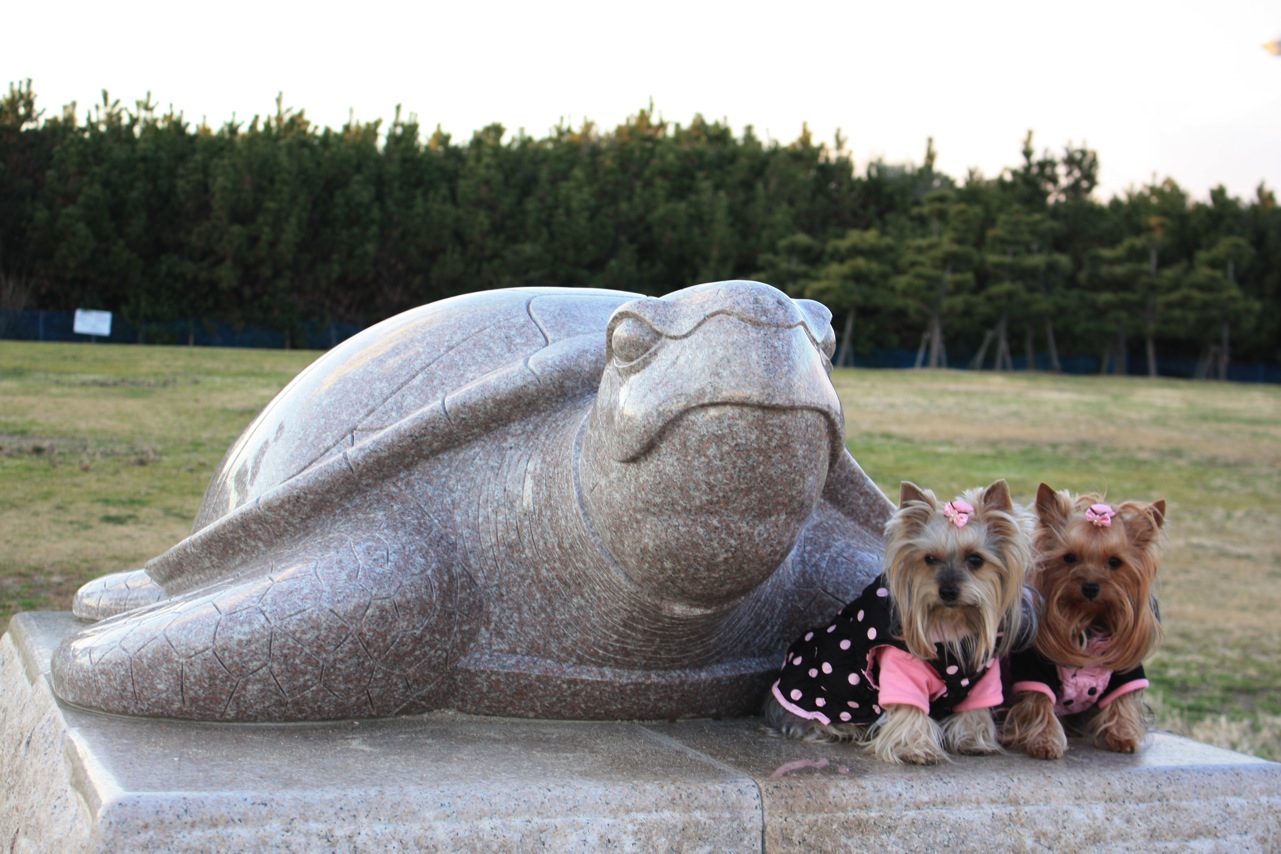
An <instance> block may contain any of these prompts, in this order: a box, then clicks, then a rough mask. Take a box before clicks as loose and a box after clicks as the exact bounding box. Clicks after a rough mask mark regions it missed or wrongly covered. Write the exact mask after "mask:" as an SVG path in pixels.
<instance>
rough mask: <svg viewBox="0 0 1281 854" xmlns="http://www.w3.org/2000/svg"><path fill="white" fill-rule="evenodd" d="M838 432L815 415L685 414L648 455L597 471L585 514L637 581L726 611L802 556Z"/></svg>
mask: <svg viewBox="0 0 1281 854" xmlns="http://www.w3.org/2000/svg"><path fill="white" fill-rule="evenodd" d="M833 429H834V427H833V425H832V421H831V419H830V417H829V416H828V415H827V414H826V413H823V412H820V411H817V410H814V409H809V408H799V409H798V408H786V407H763V406H739V405H722V404H709V405H706V406H699V407H696V408H694V409H692V410H687V411H685V412H683V413H681V415H680V416H679V417H677V418H675V419H672V420H671V421H669V422H668V423H667V424H666V425H665V426H664V429H663V430H662V431H661V435H660V436H659V437H658V439H659V440H658V441H656V442H654V443H653V446H652V449H651V451H650V452H649V453H647V454H644V455H642V456H641V457H640V458H638V459H636V460H634V461H632V462H627V463H615V464H613V465H610V466H606V467H604V468H603V469H601V470H598V471H596V472H595V477H593V478H591V479H589V480H588V482H587V483H586V486H585V493H586V494H585V495H584V499H585V502H586V505H587V510H588V515H589V517H590V518H591V519H592V520H593V525H594V527H596V529H597V531H598V534H599V536H600V537H601V539H602V541H603V542H604V544H605V545H606V547H607V549H608V551H609V553H610V554H611V555H612V556H613V558H614V560H615V562H616V563H617V564H618V565H619V566H620V567H622V568H623V571H624V572H626V573H627V575H628V576H629V577H631V579H632V580H633V581H634V582H636V583H637V584H639V585H641V586H643V587H646V588H648V589H650V590H652V591H655V592H657V593H659V594H660V595H661V597H662V598H663V599H664V600H666V601H670V602H673V603H678V604H681V605H686V606H695V607H699V608H703V609H707V608H717V607H723V606H725V605H728V604H729V603H732V602H734V601H737V600H738V599H740V598H741V597H742V596H744V595H745V594H747V593H748V592H749V591H751V590H753V589H755V588H756V587H757V586H758V585H759V584H760V583H761V582H762V581H763V580H764V579H766V578H768V577H769V575H770V574H771V573H772V572H773V571H774V570H775V569H776V568H777V567H778V566H779V565H780V564H781V563H782V562H783V560H785V559H786V557H787V555H788V554H789V553H791V551H792V549H793V548H794V547H795V545H796V541H797V538H798V537H799V536H800V533H801V531H802V530H803V529H804V525H805V520H806V519H808V518H809V517H810V514H811V513H813V510H814V505H815V504H816V503H817V502H818V500H819V497H820V496H821V494H822V491H823V485H824V483H825V481H826V479H827V472H828V469H829V457H828V456H827V455H826V454H825V453H824V450H825V448H828V447H830V444H831V434H832V431H833ZM589 456H590V455H589Z"/></svg>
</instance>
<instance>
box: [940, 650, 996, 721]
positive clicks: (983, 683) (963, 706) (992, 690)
mask: <svg viewBox="0 0 1281 854" xmlns="http://www.w3.org/2000/svg"><path fill="white" fill-rule="evenodd" d="M1001 698H1002V694H1001V662H999V661H994V662H992V666H991V667H989V668H988V669H987V673H984V674H983V675H982V676H981V677H979V681H978V682H975V683H974V687H973V688H971V689H970V693H969V694H968V695H966V697H965V699H964V700H962V701H961V702H959V703H957V704H956V705H955V706H954V707H953V709H952V710H953V711H956V712H968V711H970V710H971V709H990V708H991V707H992V706H999V705H1001Z"/></svg>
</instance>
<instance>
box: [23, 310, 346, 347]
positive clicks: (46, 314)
mask: <svg viewBox="0 0 1281 854" xmlns="http://www.w3.org/2000/svg"><path fill="white" fill-rule="evenodd" d="M74 318H75V313H74V312H70V311H0V338H8V339H10V340H14V341H89V340H94V341H107V342H110V343H113V344H189V345H192V346H195V347H259V348H262V349H265V350H279V349H282V348H283V347H284V346H285V344H286V336H285V334H284V333H283V332H280V331H277V330H274V329H268V328H266V327H262V326H255V325H253V324H247V323H242V324H236V323H227V322H225V321H220V320H217V321H215V320H177V321H173V322H171V323H146V324H143V325H141V326H139V325H138V324H134V323H130V322H129V321H127V320H124V319H122V318H121V317H120V316H119V315H116V316H115V317H114V318H113V319H112V323H111V335H110V336H108V337H105V338H102V337H96V338H93V339H90V336H88V335H79V334H77V333H76V332H75V331H74V328H73V327H74ZM359 331H360V327H359V326H352V325H351V324H347V323H330V324H319V323H303V324H300V325H299V328H298V329H297V331H296V332H295V333H294V334H293V335H291V336H289V338H288V344H289V346H290V347H292V348H294V349H297V350H327V349H329V348H330V347H333V346H334V345H336V344H339V343H341V342H343V341H346V340H347V339H348V338H350V337H351V336H353V335H355V334H356V333H357V332H359Z"/></svg>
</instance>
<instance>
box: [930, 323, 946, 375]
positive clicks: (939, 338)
mask: <svg viewBox="0 0 1281 854" xmlns="http://www.w3.org/2000/svg"><path fill="white" fill-rule="evenodd" d="M930 367H931V368H946V367H947V350H945V349H944V346H943V320H942V318H940V317H939V316H938V315H937V314H936V315H934V316H933V317H932V318H930Z"/></svg>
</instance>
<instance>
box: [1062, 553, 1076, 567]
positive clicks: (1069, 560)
mask: <svg viewBox="0 0 1281 854" xmlns="http://www.w3.org/2000/svg"><path fill="white" fill-rule="evenodd" d="M1063 562H1064V563H1066V564H1067V565H1068V566H1071V565H1072V564H1074V563H1076V555H1074V554H1072V553H1071V552H1068V553H1067V554H1065V555H1063Z"/></svg>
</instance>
